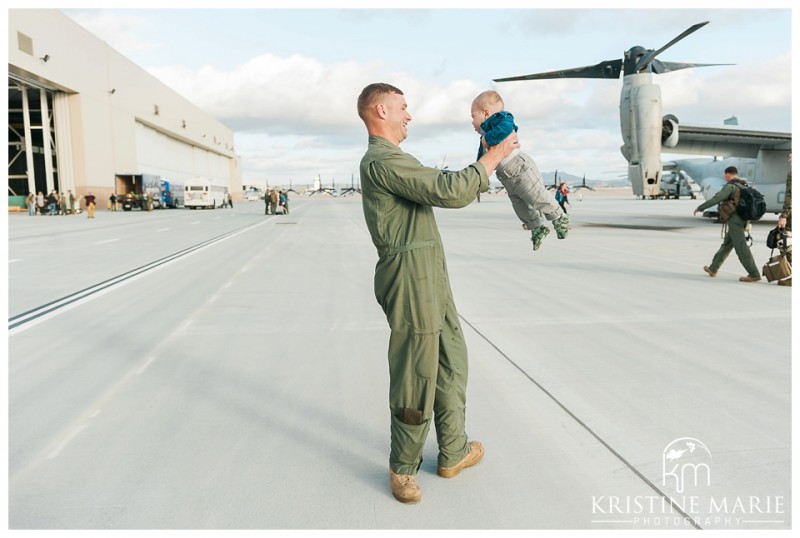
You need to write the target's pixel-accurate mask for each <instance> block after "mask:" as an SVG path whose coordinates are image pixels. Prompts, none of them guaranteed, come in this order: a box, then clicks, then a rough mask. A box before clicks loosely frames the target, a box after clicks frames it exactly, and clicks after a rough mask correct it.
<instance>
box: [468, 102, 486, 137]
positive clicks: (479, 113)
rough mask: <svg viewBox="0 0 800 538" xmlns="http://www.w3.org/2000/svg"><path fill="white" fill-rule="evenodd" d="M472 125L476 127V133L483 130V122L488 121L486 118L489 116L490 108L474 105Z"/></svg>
mask: <svg viewBox="0 0 800 538" xmlns="http://www.w3.org/2000/svg"><path fill="white" fill-rule="evenodd" d="M471 115H472V127H473V128H474V129H475V132H476V133H480V132H481V123H483V122H484V121H486V118H488V117H489V111H488V110H480V108H479V107H477V106H473V107H472V112H471Z"/></svg>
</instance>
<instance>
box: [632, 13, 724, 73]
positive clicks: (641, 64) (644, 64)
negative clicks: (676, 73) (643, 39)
mask: <svg viewBox="0 0 800 538" xmlns="http://www.w3.org/2000/svg"><path fill="white" fill-rule="evenodd" d="M709 22H710V21H705V22H698V23H697V24H694V25H692V26H690V27H689V28H687V29H686V30H684V31H683V33H681V34H680V35H678V36H677V37H676V38H675V39H673V40H672V41H670V42H669V43H667V44H666V45H664V46H663V47H661V48H660V49H658V50H654V51H650V52H649V53H648V54H646V55H645V56H643V57H642V59H641V60H639V62H638V63H637V64H636V72H637V73H641V72H642V71H643V70H644V69H645V68H646V67H647V65H648V64H649V63H650V62H652V61H653V58H655V57H656V56H658V55H659V54H661V53H662V52H664V51H665V50H667V49H668V48H670V47H671V46H672V45H674V44H675V43H677V42H678V41H680V40H681V39H683V38H684V37H686V36H688V35H689V34H693V33H694V32H696V31H697V30H699V29H700V28H702V27H703V26H705V25H706V24H708V23H709Z"/></svg>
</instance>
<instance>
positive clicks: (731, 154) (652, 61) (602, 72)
mask: <svg viewBox="0 0 800 538" xmlns="http://www.w3.org/2000/svg"><path fill="white" fill-rule="evenodd" d="M706 24H708V21H706V22H701V23H698V24H695V25H693V26H691V27H689V28H688V29H686V30H685V31H684V32H683V33H681V34H680V35H678V36H677V37H675V38H674V39H673V40H672V41H670V42H669V43H667V44H666V45H664V46H663V47H661V48H660V49H658V50H653V49H645V48H644V47H641V46H635V47H633V48H631V49H629V50H628V51H627V52H625V54H624V57H623V58H621V59H615V60H607V61H605V62H600V63H599V64H596V65H590V66H585V67H577V68H574V69H565V70H561V71H548V72H546V73H538V74H533V75H522V76H517V77H506V78H497V79H494V81H495V82H511V81H521V80H541V79H552V78H606V79H611V78H619V77H620V74H622V81H623V83H622V94H621V96H620V101H619V110H620V129H621V131H622V140H623V145H622V147H621V148H620V150H621V151H622V155H623V156H624V157H625V160H626V161H628V181H629V182H630V184H631V186H632V187H633V193H634V194H635V195H636V196H637V197H641V198H655V197H658V196H659V194H660V190H661V187H660V183H661V174H662V169H663V165H662V162H661V152H662V149H663V150H664V151H666V152H668V153H686V154H693V155H715V156H718V157H722V159H716V158H715V159H714V160H713V161H712V160H709V159H705V160H703V161H702V163H701V162H699V161H700V160H699V159H687V160H686V161H683V160H675V161H672V162H671V163H669V164H670V166H677V167H679V168H683V167H684V166H685V170H686V172H687V173H689V174H690V175H691V176H692V177H693V178H694V180H695V181H696V182H697V183H699V184H700V186H701V187H702V189H703V191H702V192H703V196H705V197H706V198H710V197H712V196H713V195H714V194H715V193H716V192H718V191H719V189H721V188H722V186H723V185H724V184H725V181H724V179H723V178H722V170H724V168H725V167H727V166H731V165H733V166H736V167H737V168H738V169H739V175H740V176H741V177H744V178H747V179H748V181H749V182H750V183H751V184H753V185H754V186H755V187H756V188H757V189H758V190H759V191H761V193H762V194H763V195H764V199H765V200H766V202H767V211H769V212H774V213H778V212H780V211H781V209H782V206H783V198H784V195H785V187H786V175H787V174H788V172H789V162H788V158H787V157H788V154H789V152H790V151H791V145H792V135H791V133H779V132H768V131H750V130H743V129H736V128H729V127H726V128H711V127H697V126H690V125H683V124H679V122H678V118H677V117H675V116H674V115H671V114H670V115H666V116H665V115H663V112H662V104H661V88H660V87H659V86H658V85H656V84H654V83H653V74H657V75H658V74H663V73H669V72H671V71H677V70H679V69H686V68H690V67H707V66H714V65H729V64H698V63H678V62H663V61H660V60H657V59H656V56H658V55H659V54H661V53H662V52H664V51H665V50H666V49H668V48H669V47H671V46H672V45H674V44H675V43H677V42H678V41H680V40H681V39H683V38H685V37H686V36H688V35H689V34H691V33H693V32H696V31H697V30H699V29H700V28H702V27H703V26H705V25H706Z"/></svg>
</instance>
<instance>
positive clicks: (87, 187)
mask: <svg viewBox="0 0 800 538" xmlns="http://www.w3.org/2000/svg"><path fill="white" fill-rule="evenodd" d="M8 142H9V145H8V188H9V190H8V194H9V203H10V204H11V197H12V196H14V195H17V196H25V195H27V194H28V193H29V192H34V193H38V192H40V191H41V192H42V193H44V194H45V195H46V194H47V193H49V192H50V191H52V190H54V189H55V190H57V191H59V192H67V191H72V192H73V193H76V194H77V195H78V196H79V197H82V196H83V195H84V194H86V193H87V192H88V191H91V192H92V194H94V195H95V196H97V198H98V201H100V204H99V207H105V205H106V204H105V200H107V199H108V198H109V197H110V196H111V194H112V193H117V194H125V193H128V192H140V190H141V185H142V183H143V181H144V178H154V177H156V178H161V179H162V180H166V181H169V182H170V183H171V187H172V190H173V191H175V190H177V189H176V186H177V187H178V188H180V186H181V185H182V184H183V182H184V181H186V180H187V179H190V178H193V177H205V178H208V179H210V180H212V181H214V182H216V183H220V182H221V183H223V184H224V185H225V186H226V187H227V188H228V189H229V192H231V193H232V195H233V196H234V199H236V198H237V197H238V196H241V191H242V188H241V182H242V180H241V177H242V173H241V162H240V159H239V157H238V156H237V155H236V152H235V150H234V141H233V132H232V131H231V130H230V129H229V128H227V127H225V126H224V125H223V124H222V123H220V122H219V121H217V120H215V119H214V118H212V117H211V116H209V115H208V114H207V113H205V112H203V111H202V110H200V109H199V108H198V107H196V106H195V105H193V104H192V103H190V102H189V101H187V100H186V99H185V98H183V97H181V96H180V95H178V94H177V93H176V92H175V91H173V90H171V89H170V88H168V87H167V86H166V85H164V84H163V83H161V82H160V81H158V80H157V79H156V78H155V77H153V76H152V75H150V74H148V73H147V72H146V71H144V70H143V69H142V68H140V67H138V66H137V65H135V64H134V63H133V62H131V61H130V60H128V59H127V58H125V57H124V56H122V55H121V54H120V53H119V52H117V51H116V50H114V49H113V48H111V47H110V46H109V45H108V44H107V43H105V42H104V41H102V40H100V39H99V38H97V37H96V36H95V35H93V34H91V33H90V32H88V31H87V30H86V29H84V28H83V27H81V26H80V25H79V24H77V23H76V22H75V21H73V20H72V19H70V18H69V17H67V16H66V15H65V14H63V13H62V12H61V11H58V10H52V9H9V10H8Z"/></svg>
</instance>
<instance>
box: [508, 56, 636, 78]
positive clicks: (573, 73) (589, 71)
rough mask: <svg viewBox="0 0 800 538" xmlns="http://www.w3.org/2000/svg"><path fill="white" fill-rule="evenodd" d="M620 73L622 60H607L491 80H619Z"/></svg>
mask: <svg viewBox="0 0 800 538" xmlns="http://www.w3.org/2000/svg"><path fill="white" fill-rule="evenodd" d="M621 72H622V60H621V59H619V60H607V61H605V62H600V63H599V64H597V65H587V66H585V67H576V68H574V69H562V70H560V71H548V72H546V73H536V74H533V75H521V76H518V77H506V78H496V79H493V80H494V81H495V82H511V81H515V80H542V79H550V78H619V74H620V73H621Z"/></svg>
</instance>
